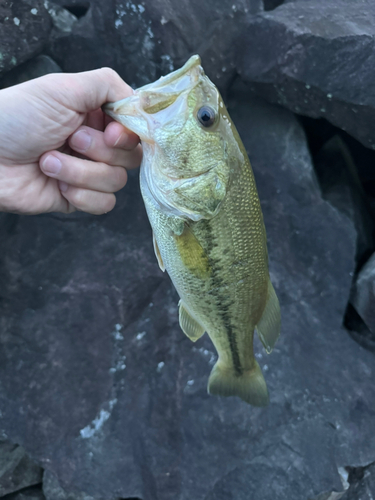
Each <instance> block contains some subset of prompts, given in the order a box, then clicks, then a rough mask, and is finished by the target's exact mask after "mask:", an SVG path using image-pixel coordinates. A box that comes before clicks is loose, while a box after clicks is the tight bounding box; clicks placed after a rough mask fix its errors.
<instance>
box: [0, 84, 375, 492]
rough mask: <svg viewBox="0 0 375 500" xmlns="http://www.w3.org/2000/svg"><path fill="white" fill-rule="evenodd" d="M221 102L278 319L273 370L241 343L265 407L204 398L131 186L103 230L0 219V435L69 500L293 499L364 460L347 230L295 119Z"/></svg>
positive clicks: (368, 432)
mask: <svg viewBox="0 0 375 500" xmlns="http://www.w3.org/2000/svg"><path fill="white" fill-rule="evenodd" d="M236 92H237V94H236V95H237V96H238V97H237V98H236V99H234V100H232V101H231V109H230V112H231V114H232V117H233V118H234V121H235V123H236V125H237V126H238V129H239V131H240V133H241V134H242V136H243V139H244V142H245V145H246V147H247V149H248V151H249V153H250V159H251V161H252V164H253V168H254V171H255V176H256V181H257V185H258V189H259V194H260V198H261V203H262V207H263V211H264V217H265V223H266V227H267V234H268V239H269V254H270V270H271V276H272V280H273V282H274V284H275V288H276V290H277V293H278V295H279V298H280V302H281V308H282V335H281V338H280V341H279V342H278V344H277V346H276V348H275V350H274V352H273V353H272V355H271V356H267V355H266V354H265V352H264V351H263V350H262V349H261V347H260V345H259V343H257V344H256V353H257V359H258V361H259V363H260V365H261V366H262V368H263V371H264V374H265V377H266V380H267V384H268V386H269V389H270V393H271V404H270V406H269V407H268V408H265V409H256V408H251V407H250V406H248V405H246V404H245V403H243V402H242V401H240V400H239V399H237V398H218V397H212V396H208V395H207V390H206V385H207V378H208V375H209V373H210V370H211V367H212V364H213V363H214V362H215V358H216V355H215V353H214V349H213V346H212V344H211V342H210V340H209V338H208V337H207V336H204V337H203V338H202V339H200V340H199V341H198V342H197V343H195V344H193V343H191V342H190V341H189V339H187V338H186V337H185V336H184V334H183V333H182V332H181V330H180V329H179V326H178V313H177V302H178V297H177V295H176V292H175V291H174V289H173V287H172V285H171V283H170V280H169V278H168V276H167V275H165V274H162V273H161V271H160V270H159V268H158V265H157V263H156V259H155V257H154V255H153V249H152V241H151V231H150V228H149V224H148V221H147V218H146V214H145V211H144V208H143V203H142V200H141V198H140V194H139V188H138V180H137V178H136V174H135V173H134V172H133V173H131V175H130V176H129V177H130V180H129V183H128V185H127V187H126V188H125V189H124V190H123V191H122V192H120V193H119V195H118V206H117V207H116V208H115V210H114V211H113V212H110V213H108V214H107V215H105V216H101V217H95V216H90V215H85V214H79V213H78V214H75V215H74V216H63V215H56V214H50V215H42V216H30V217H23V216H17V215H7V214H2V215H1V216H0V227H1V228H2V235H1V238H0V255H1V260H0V279H1V282H2V284H3V285H2V290H1V301H0V345H1V346H2V349H1V350H0V380H1V385H0V410H1V417H0V429H2V430H3V431H4V432H6V433H7V434H8V435H9V437H11V438H12V439H15V440H17V442H20V443H22V445H24V446H25V448H26V449H27V450H28V452H30V453H31V454H32V456H33V457H35V458H36V459H38V461H40V463H42V464H44V465H45V467H46V468H47V469H48V470H49V471H51V472H52V473H53V474H54V475H55V476H56V477H57V478H58V481H59V483H60V485H61V486H62V487H63V488H64V489H65V490H66V491H67V492H71V491H72V492H77V491H80V492H84V493H86V494H87V495H89V496H92V497H94V498H100V499H106V500H107V499H112V498H116V497H120V498H128V497H138V498H141V499H142V500H151V499H152V500H154V499H155V498H161V499H163V500H172V499H173V500H175V499H176V498H179V499H180V500H187V499H191V498H194V499H196V500H203V499H207V500H208V499H210V500H211V499H213V498H215V500H216V499H221V498H224V497H225V498H226V500H227V499H231V498H233V499H235V500H249V497H250V496H251V498H252V500H268V499H271V498H272V499H274V498H280V499H282V498H285V499H288V500H294V499H296V500H297V499H298V500H301V499H303V498H306V499H307V498H314V497H317V496H318V495H319V494H321V493H325V492H332V491H336V492H342V491H344V488H343V485H342V482H341V479H340V475H339V472H338V467H345V466H347V465H356V466H361V465H367V464H368V463H370V462H372V461H374V460H375V451H374V450H375V432H374V425H375V424H374V420H373V414H374V412H375V386H374V384H373V377H372V374H373V373H374V370H375V358H374V356H373V355H372V354H371V353H370V352H368V351H366V350H364V349H362V348H361V347H360V346H359V345H358V344H357V343H356V342H354V341H353V340H352V338H351V337H350V336H349V335H348V334H347V332H346V331H345V329H344V328H343V327H342V320H343V316H344V312H345V309H346V305H347V301H348V298H349V293H350V286H351V280H352V277H351V274H352V273H353V271H354V267H355V251H356V231H355V229H354V226H353V223H352V221H350V219H348V217H346V216H345V215H343V214H341V213H340V212H339V211H338V210H336V209H335V208H333V207H332V206H331V205H330V204H329V203H328V202H326V201H325V200H324V199H322V196H321V192H320V189H319V186H318V183H317V180H316V178H315V174H314V170H313V167H312V163H311V158H310V155H309V152H308V148H307V144H306V139H305V136H304V133H303V130H302V129H301V126H300V125H299V123H298V122H297V120H296V119H295V117H294V116H293V115H292V114H291V113H290V112H288V111H286V110H283V109H281V108H279V107H277V106H273V105H270V104H267V103H265V102H263V101H262V100H259V99H256V98H254V97H251V96H249V93H248V91H247V90H246V91H245V92H244V93H243V94H240V93H239V92H240V91H239V90H237V91H236Z"/></svg>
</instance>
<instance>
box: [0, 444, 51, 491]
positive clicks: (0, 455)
mask: <svg viewBox="0 0 375 500" xmlns="http://www.w3.org/2000/svg"><path fill="white" fill-rule="evenodd" d="M41 482H42V469H41V468H40V467H39V466H38V465H37V464H36V463H35V462H33V461H32V460H31V459H30V458H29V457H28V455H27V454H26V452H25V450H24V449H23V448H22V447H21V446H17V445H15V444H12V443H10V442H7V441H1V442H0V497H3V496H4V495H7V494H9V493H13V492H15V491H18V490H22V489H23V488H27V487H28V486H32V485H34V484H39V483H41Z"/></svg>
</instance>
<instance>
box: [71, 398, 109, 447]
mask: <svg viewBox="0 0 375 500" xmlns="http://www.w3.org/2000/svg"><path fill="white" fill-rule="evenodd" d="M116 403H117V399H112V400H111V401H109V402H108V408H109V409H108V410H104V409H102V410H100V413H99V415H97V416H96V417H95V418H94V420H93V421H92V422H91V423H90V424H89V425H86V427H84V428H83V429H81V430H80V431H79V433H80V435H81V438H82V439H89V438H91V437H93V436H94V435H95V434H97V432H98V431H100V429H101V428H102V427H103V424H104V422H106V421H107V420H108V419H109V417H110V416H111V411H112V409H113V407H114V406H115V404H116Z"/></svg>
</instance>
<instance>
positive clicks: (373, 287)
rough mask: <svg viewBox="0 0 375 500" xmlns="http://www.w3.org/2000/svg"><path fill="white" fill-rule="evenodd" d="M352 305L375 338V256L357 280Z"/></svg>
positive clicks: (374, 255)
mask: <svg viewBox="0 0 375 500" xmlns="http://www.w3.org/2000/svg"><path fill="white" fill-rule="evenodd" d="M351 303H352V304H353V306H354V307H355V309H356V311H357V312H358V314H359V315H360V316H361V318H362V319H363V321H364V322H365V324H366V326H367V327H368V329H369V330H370V331H371V332H372V334H373V335H374V337H375V254H373V255H372V257H371V258H370V259H369V261H368V262H367V263H366V264H365V265H364V266H363V268H362V269H361V271H360V273H359V275H358V277H357V279H356V282H355V284H354V289H353V296H352V298H351Z"/></svg>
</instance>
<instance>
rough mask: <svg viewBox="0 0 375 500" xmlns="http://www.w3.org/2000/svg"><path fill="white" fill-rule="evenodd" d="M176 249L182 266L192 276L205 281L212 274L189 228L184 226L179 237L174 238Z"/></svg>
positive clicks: (206, 259) (208, 263) (201, 249)
mask: <svg viewBox="0 0 375 500" xmlns="http://www.w3.org/2000/svg"><path fill="white" fill-rule="evenodd" d="M175 240H176V244H177V249H178V251H179V254H180V258H181V260H182V262H183V263H184V265H185V266H186V268H187V269H189V271H190V272H191V273H193V274H194V276H197V277H198V278H201V279H207V278H208V277H209V276H210V275H211V272H212V269H211V266H210V262H209V259H208V256H207V255H206V252H205V251H204V249H203V247H202V245H201V244H200V243H199V241H198V240H197V238H196V236H195V235H194V233H193V232H192V231H191V229H190V228H189V226H187V225H185V228H184V231H183V233H182V234H181V235H180V236H175Z"/></svg>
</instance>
